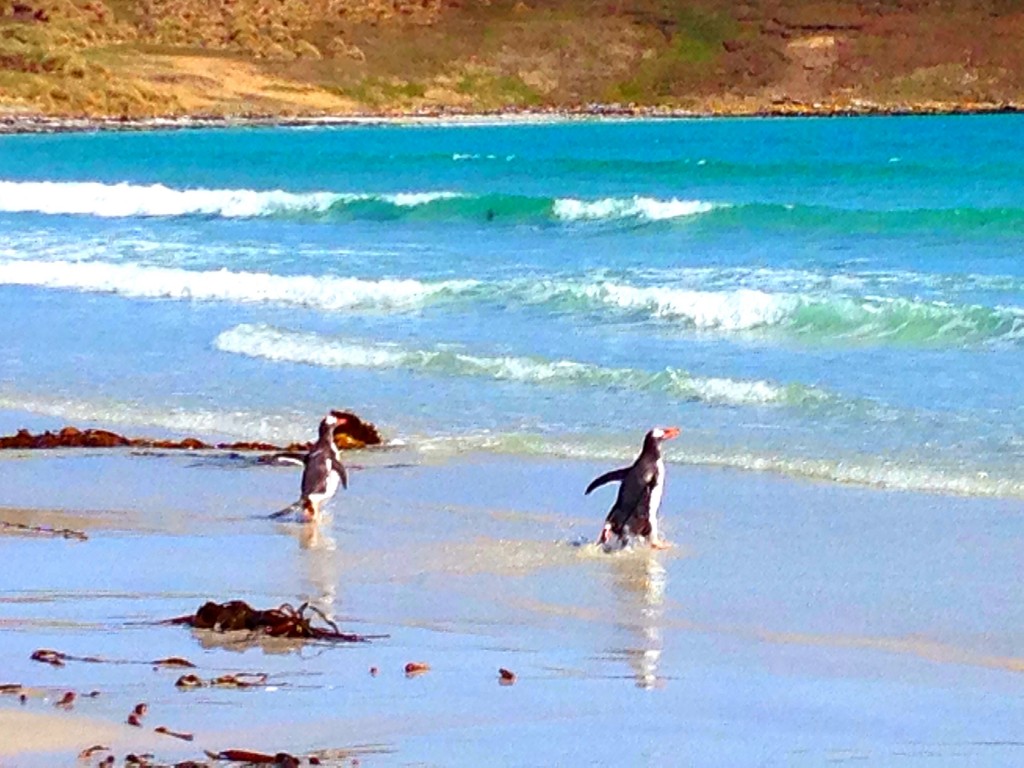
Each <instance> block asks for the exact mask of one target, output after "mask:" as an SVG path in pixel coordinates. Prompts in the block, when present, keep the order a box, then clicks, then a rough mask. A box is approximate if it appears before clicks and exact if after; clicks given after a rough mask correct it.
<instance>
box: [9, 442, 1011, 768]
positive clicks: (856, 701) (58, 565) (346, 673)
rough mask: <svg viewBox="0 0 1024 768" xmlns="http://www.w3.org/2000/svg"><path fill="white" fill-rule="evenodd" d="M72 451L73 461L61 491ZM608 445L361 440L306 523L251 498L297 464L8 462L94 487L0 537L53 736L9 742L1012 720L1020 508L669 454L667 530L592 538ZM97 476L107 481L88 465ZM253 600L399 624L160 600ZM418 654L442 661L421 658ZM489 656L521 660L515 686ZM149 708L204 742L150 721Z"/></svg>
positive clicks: (26, 711)
mask: <svg viewBox="0 0 1024 768" xmlns="http://www.w3.org/2000/svg"><path fill="white" fill-rule="evenodd" d="M58 467H59V469H60V471H61V476H62V478H63V480H64V481H65V485H64V486H62V487H60V488H53V487H50V486H49V485H47V482H46V479H47V478H49V477H51V476H52V474H53V472H54V470H55V468H58ZM600 468H601V465H599V464H597V463H590V462H575V461H568V460H543V461H531V462H517V461H513V460H509V459H507V458H495V457H491V456H481V455H478V454H470V455H462V456H459V457H457V458H456V459H454V460H453V461H451V462H448V463H446V464H444V465H429V466H411V465H404V466H372V467H369V466H368V467H367V468H366V469H365V470H364V471H361V472H360V473H359V474H358V475H357V476H356V477H355V478H354V480H355V482H353V483H352V486H351V488H350V489H348V490H347V491H346V493H345V494H344V495H342V494H339V498H338V499H337V500H336V502H335V503H334V505H333V509H332V514H331V515H330V516H329V517H328V518H326V519H325V520H324V522H323V523H322V524H321V525H319V526H316V527H313V528H308V527H303V526H295V525H285V524H274V523H269V522H268V521H267V520H266V519H264V518H263V517H261V516H260V514H259V513H260V512H261V511H265V510H266V509H269V508H271V507H272V506H274V504H275V503H276V501H277V500H278V499H279V498H281V497H283V495H284V494H286V493H288V492H290V490H291V488H292V485H293V482H294V474H293V473H291V472H290V471H288V470H287V469H273V468H259V467H247V468H237V469H235V470H232V471H229V472H225V471H224V470H223V468H221V469H220V470H219V471H211V469H213V468H212V467H210V466H205V467H204V466H203V465H197V464H195V463H194V462H192V461H191V460H186V459H182V458H168V459H166V460H162V461H154V460H151V459H146V458H144V457H132V456H115V455H104V456H93V457H85V456H82V457H72V456H64V457H58V456H55V455H52V454H47V455H42V456H38V457H36V459H35V460H33V461H30V462H23V463H19V464H18V465H17V466H13V467H8V468H7V469H9V470H10V476H9V479H10V480H11V481H13V482H11V483H10V484H9V485H8V486H7V491H6V492H5V494H4V497H5V498H3V499H0V504H13V505H15V506H18V505H20V504H21V503H22V502H23V501H24V500H23V499H18V498H15V497H16V496H18V495H19V494H17V493H15V492H14V489H35V492H34V494H33V497H34V498H36V501H37V503H38V502H40V501H42V502H43V503H44V505H45V507H47V508H49V509H50V510H51V511H47V510H41V509H36V510H29V509H27V508H24V507H20V512H19V514H20V515H21V516H23V517H24V518H26V520H29V521H33V522H52V521H53V520H52V516H53V515H54V514H56V513H54V512H53V511H52V509H53V508H56V507H66V508H70V509H72V510H76V509H77V510H82V511H79V512H74V511H72V512H69V514H72V515H75V520H76V521H77V522H80V523H81V524H82V525H83V527H87V528H88V530H89V531H90V534H91V535H90V537H89V540H88V541H65V540H59V539H47V540H41V539H37V538H27V537H9V538H7V539H5V540H4V543H5V547H6V548H7V552H8V554H9V557H10V566H11V568H10V573H11V580H10V583H9V584H8V585H6V586H5V589H4V590H3V594H2V595H0V597H2V598H3V599H2V600H0V637H3V639H4V640H5V652H4V654H3V655H2V658H3V660H4V662H5V668H6V669H7V672H6V679H7V680H10V681H11V682H17V683H21V684H23V685H24V686H25V688H26V689H28V690H29V691H30V693H32V695H30V697H29V699H28V701H27V702H26V703H25V704H19V703H18V702H17V700H16V699H15V698H14V697H9V698H7V699H4V700H0V741H5V737H8V736H9V735H10V734H14V733H17V732H18V731H19V729H21V728H22V727H23V726H26V725H28V723H29V719H31V720H32V723H31V724H32V726H33V727H38V728H39V731H38V732H37V733H36V734H35V736H36V740H35V741H34V742H33V743H24V742H22V743H19V744H18V747H17V748H15V749H11V750H9V751H10V752H13V754H14V755H15V760H16V764H18V765H21V766H24V767H25V768H32V767H33V766H36V765H49V764H53V763H54V762H61V761H64V762H70V761H72V760H73V759H74V756H75V755H76V754H78V753H79V752H80V751H81V750H83V749H87V748H89V747H90V746H91V745H94V744H102V745H104V746H107V747H110V748H112V749H114V750H116V756H117V757H118V758H120V757H122V756H123V755H124V754H125V752H126V751H127V750H129V749H143V748H144V749H146V750H148V751H152V752H154V753H155V757H154V760H156V761H163V762H164V763H167V762H173V761H176V760H179V759H180V760H185V759H192V760H199V761H202V759H203V758H202V755H203V754H204V752H203V751H204V750H211V751H213V752H217V751H220V750H224V749H228V748H245V749H253V750H259V751H261V752H268V753H271V754H273V753H274V752H277V751H280V750H284V751H287V752H289V753H290V754H294V755H298V754H303V755H305V754H313V753H316V754H320V755H321V757H322V759H323V764H325V765H335V766H340V765H349V764H350V762H351V760H350V758H351V757H352V756H354V755H358V757H359V760H360V762H361V763H364V764H366V765H368V766H371V765H372V766H380V768H387V767H388V766H398V765H408V764H411V763H417V762H418V763H424V764H446V765H453V766H459V765H479V764H480V763H481V761H484V762H487V763H488V764H493V765H510V766H511V765H521V764H522V750H524V749H525V750H528V751H530V752H531V753H532V754H534V755H536V756H539V757H540V758H541V759H543V761H544V762H550V763H555V762H558V763H562V764H571V763H573V762H579V757H580V755H581V754H585V750H586V749H588V745H590V744H593V743H594V742H595V740H599V739H601V738H602V736H603V735H605V734H607V733H608V730H609V729H610V728H616V727H620V724H621V722H622V718H623V714H622V713H623V711H624V707H625V711H627V712H629V713H631V714H629V715H628V716H627V717H626V726H627V727H628V728H629V729H630V732H631V733H633V734H635V737H634V738H630V739H622V740H617V741H615V742H614V743H613V744H612V745H611V746H610V747H609V748H608V749H609V750H610V752H608V753H602V759H601V760H598V761H597V762H598V763H600V764H607V765H614V764H622V763H623V762H625V763H628V764H631V763H633V762H635V761H636V759H637V758H638V757H641V756H643V755H645V754H647V751H646V750H647V749H648V746H647V745H649V744H654V743H657V744H662V743H664V744H665V745H666V746H667V748H670V749H676V750H679V751H680V754H682V755H683V756H684V758H685V760H684V762H687V763H688V764H692V765H697V766H704V765H708V766H711V765H717V764H721V762H722V761H723V758H727V759H726V762H730V763H735V764H753V763H756V762H758V758H760V757H761V756H762V755H763V754H765V753H769V754H772V753H781V754H785V755H789V756H791V757H793V756H797V757H799V760H795V762H794V761H788V762H786V764H793V765H820V764H822V763H823V762H825V758H826V757H827V756H828V755H831V754H833V753H834V752H835V751H836V750H841V749H844V748H850V747H851V745H856V746H857V747H858V748H859V749H862V750H866V751H868V752H869V753H870V754H873V755H875V756H876V757H877V758H878V759H879V760H881V759H883V758H885V757H887V756H889V755H891V754H893V752H894V751H898V750H900V749H901V748H902V745H903V744H904V743H905V742H906V741H908V740H909V741H912V742H916V743H919V744H924V745H926V746H927V748H929V749H935V750H939V752H940V753H941V754H943V755H946V754H947V753H948V755H949V756H950V757H951V758H952V759H957V758H959V759H962V757H963V755H962V754H961V753H962V752H963V750H964V749H965V747H964V746H963V743H962V742H963V741H964V740H965V739H966V740H967V741H970V742H972V743H973V742H986V743H987V742H990V741H998V742H1003V741H1007V739H1008V735H1009V734H1011V733H1012V727H1013V723H1014V722H1016V720H1017V719H1018V718H1019V715H1020V711H1021V706H1022V705H1021V702H1020V697H1019V682H1018V680H1019V673H1020V669H1021V668H1022V660H1021V654H1020V652H1019V649H1018V647H1017V645H1016V644H1015V642H1014V640H1015V637H1016V633H1015V630H1014V627H1015V626H1016V625H1017V624H1016V619H1017V618H1018V615H1019V610H1017V609H1016V604H1014V603H1007V609H1006V611H1005V613H1000V614H993V613H992V612H991V610H990V608H988V606H991V605H992V604H993V601H994V600H999V599H1000V598H1002V597H1003V596H1004V595H1005V596H1006V599H1007V600H1009V599H1010V597H1009V596H1010V595H1011V593H1012V589H1010V588H1009V587H1006V585H1008V584H1009V585H1011V586H1012V583H1013V581H1012V574H1013V572H1014V569H1015V568H1016V562H1017V559H1016V541H1017V540H1018V538H1017V537H1018V536H1019V534H1020V533H1021V523H1020V517H1019V516H1018V515H1015V514H1008V513H1012V512H1014V511H1016V510H1018V509H1019V508H1020V505H1019V504H1015V505H1014V504H1005V503H997V502H992V501H986V500H981V501H965V500H959V501H957V500H944V501H942V502H940V504H941V511H942V514H936V511H937V510H936V507H935V504H934V503H933V501H932V500H930V499H928V498H923V497H921V496H920V495H916V494H893V493H890V492H884V491H882V492H873V491H866V490H863V489H860V490H858V489H850V488H824V487H820V486H815V485H813V484H807V483H800V482H796V481H792V480H786V479H779V478H770V477H756V476H743V475H742V474H740V473H731V474H729V475H725V476H723V475H721V474H720V473H717V472H710V471H707V470H700V469H696V470H676V471H673V473H672V478H671V481H670V482H671V483H672V484H671V486H670V491H669V493H670V495H669V496H667V498H666V501H667V504H668V505H669V507H668V510H667V512H666V515H667V517H666V522H667V523H668V533H669V535H670V538H671V540H672V541H673V542H674V544H675V546H674V548H673V549H671V550H669V551H667V552H663V553H650V552H646V551H633V552H625V553H619V554H617V555H607V556H605V555H601V554H599V553H597V552H595V551H593V550H591V549H590V548H588V547H586V546H582V545H580V544H573V542H578V541H582V540H583V539H586V540H587V541H590V540H591V537H592V535H593V534H594V533H595V532H596V530H597V529H598V528H599V526H600V519H601V517H602V515H603V512H604V504H603V502H604V501H606V499H596V498H589V497H588V498H585V497H584V496H583V495H582V493H567V492H566V490H565V489H574V490H576V491H578V490H579V489H581V488H582V487H583V486H584V485H585V483H586V480H587V479H589V478H590V477H591V476H592V475H593V473H595V472H597V471H599V470H600ZM97 475H101V476H107V477H110V476H117V477H119V478H120V480H119V482H118V483H117V484H116V485H115V484H108V485H103V486H96V485H90V478H94V477H96V476H97ZM480 478H485V480H484V481H483V482H474V481H476V480H479V479H480ZM183 487H188V488H189V489H190V490H189V493H188V494H186V495H183V496H173V497H168V496H166V495H165V494H163V493H160V492H157V489H160V488H164V489H168V488H175V489H176V488H183ZM44 489H45V490H44ZM40 492H42V494H41V495H40ZM87 509H94V510H106V512H88V511H85V510H87ZM965 525H970V527H971V529H972V530H973V531H974V532H975V535H974V536H973V537H971V538H970V539H968V540H967V541H965V540H964V539H963V537H962V536H961V535H960V532H961V531H962V530H963V527H964V526H965ZM186 552H187V553H188V557H187V559H184V558H183V557H182V555H183V553H186ZM753 553H758V554H759V555H760V556H758V557H751V554H753ZM937 561H938V562H942V563H943V564H944V565H943V567H942V568H935V563H936V562H937ZM254 562H258V563H260V564H261V565H260V567H258V568H253V567H251V565H252V563H254ZM982 562H985V563H986V567H979V566H980V564H981V563H982ZM97 563H102V564H105V568H104V570H103V571H102V576H100V575H99V573H98V572H97V571H96V570H95V566H96V564H97ZM896 563H898V564H899V566H898V568H897V567H896V566H895V565H893V564H896ZM186 564H187V567H185V566H186ZM890 569H892V570H890ZM879 573H882V574H887V575H888V578H881V579H880V578H878V574H879ZM236 597H241V598H244V599H246V600H247V601H249V602H251V604H253V605H258V606H261V607H264V606H269V605H276V604H278V603H280V602H283V601H288V602H291V603H292V604H296V603H297V602H301V601H307V600H308V601H313V602H314V603H316V604H317V605H318V606H319V607H321V608H322V609H324V610H325V611H327V612H329V613H330V614H331V615H333V617H334V618H335V619H337V621H338V622H339V625H340V626H341V627H342V628H343V629H344V630H346V631H349V630H351V631H357V632H360V633H366V634H386V635H388V637H387V639H380V640H375V641H373V642H370V643H365V644H357V645H348V646H335V647H321V646H316V647H312V646H307V647H305V649H304V648H303V647H298V646H280V647H277V646H272V645H261V644H259V643H256V642H253V641H249V640H247V641H244V642H243V641H236V640H235V639H232V638H221V637H218V636H216V635H211V634H210V633H208V632H204V631H196V630H188V629H185V628H182V627H173V626H169V625H166V624H161V623H158V622H159V621H160V620H162V619H166V618H167V617H171V616H176V615H181V614H184V613H188V612H192V611H194V610H195V609H196V607H197V606H198V605H200V604H201V603H202V602H203V601H205V600H207V599H214V600H217V601H224V600H228V599H232V598H236ZM908 599H909V600H911V601H912V603H913V605H914V610H913V611H910V612H908V611H907V610H906V601H907V600H908ZM979 626H980V627H981V628H984V630H985V632H984V633H978V632H976V628H978V627H979ZM38 648H55V649H57V650H58V651H61V652H67V653H69V654H70V655H71V656H72V657H75V656H78V657H81V656H97V657H99V659H100V660H99V661H94V662H92V663H88V662H86V661H84V660H83V659H81V658H70V659H69V660H68V663H67V664H66V665H65V666H62V667H55V666H51V665H48V664H40V663H38V662H37V661H33V660H31V659H30V654H31V653H32V651H33V650H34V649H38ZM157 657H159V658H167V657H180V658H184V659H187V660H189V661H190V662H192V663H194V664H195V665H196V669H195V670H194V672H195V674H196V675H198V676H199V677H201V678H203V679H204V680H205V679H211V678H213V677H214V676H216V675H221V674H224V673H232V674H237V673H247V674H266V675H267V676H268V680H269V684H268V685H267V686H265V687H254V688H252V689H250V690H240V689H234V688H230V687H213V686H205V687H202V688H198V689H192V690H182V689H180V688H179V687H178V686H176V684H175V679H176V678H177V677H179V675H180V674H181V670H174V669H156V668H154V669H150V664H149V663H146V661H145V660H147V659H153V658H157ZM414 661H415V662H423V663H426V664H429V666H430V670H429V671H427V672H426V673H425V674H422V675H418V676H415V675H414V676H407V675H406V674H405V673H403V668H404V666H405V665H406V664H408V663H409V662H414ZM499 668H507V669H511V670H513V671H514V673H515V674H516V675H517V681H516V683H515V684H514V685H511V686H502V685H501V684H500V682H499V679H498V669H499ZM371 669H373V670H378V671H379V674H375V673H374V672H371V671H370V670H371ZM5 681H6V680H5ZM93 690H95V691H98V692H99V695H97V696H95V697H92V696H86V695H84V693H83V694H82V695H81V696H80V698H79V699H78V700H76V702H75V706H74V708H73V709H71V710H65V709H63V708H61V707H58V706H55V703H56V701H57V699H58V698H59V697H60V695H61V694H62V692H64V691H78V692H86V691H93ZM908 700H909V701H913V702H914V703H915V706H912V707H908V706H907V705H906V702H907V701H908ZM137 702H146V703H148V707H149V714H148V716H147V718H146V720H145V721H144V723H143V726H144V727H143V728H141V729H140V728H131V727H128V726H126V725H125V724H124V716H125V714H126V713H127V712H129V711H131V708H132V707H133V706H134V705H136V703H137ZM709 712H710V713H711V715H710V716H709V715H708V713H709ZM922 712H934V713H935V714H934V715H930V716H923V715H921V714H920V713H922ZM723 723H724V724H728V726H729V727H728V728H727V730H725V731H723V730H722V725H723ZM79 725H81V726H82V730H77V731H76V732H75V733H74V734H69V733H66V730H67V729H68V728H69V727H71V726H75V727H77V726H79ZM158 725H160V726H167V727H168V728H169V729H170V730H173V731H179V732H181V731H183V732H187V733H190V734H194V737H195V738H194V740H193V741H189V742H182V741H178V740H175V739H171V738H167V737H165V736H160V735H159V734H156V735H154V727H155V726H158ZM950 730H956V731H959V732H960V734H961V735H960V737H959V738H958V739H951V738H950V733H949V731H950ZM678 733H683V734H685V736H677V735H674V734H678ZM61 734H63V736H61ZM513 735H514V736H515V738H510V737H511V736H513ZM58 736H60V739H59V740H58ZM136 739H137V740H138V741H139V742H143V743H137V742H136V741H135V740H136ZM453 739H455V740H457V743H458V744H459V749H458V750H456V751H455V752H453V751H452V750H451V743H452V740H453ZM128 740H131V741H130V742H129V741H128ZM950 743H954V744H956V745H957V746H956V747H950V746H949V745H950ZM1007 750H1008V754H1009V756H1011V757H1012V756H1014V755H1016V754H1017V752H1019V745H1018V746H1013V747H1007ZM3 753H4V750H2V749H0V754H3ZM954 753H955V754H954ZM968 753H969V758H975V759H981V758H982V757H984V756H989V757H990V756H991V750H988V749H987V748H982V747H981V746H978V745H977V744H975V745H974V746H971V747H970V748H969V749H968ZM794 759H795V758H794ZM206 764H214V763H212V762H210V763H206ZM771 764H775V763H771ZM939 764H947V763H942V761H941V760H940V761H939ZM948 764H955V763H948ZM1006 764H1010V763H1009V762H1007V763H1006Z"/></svg>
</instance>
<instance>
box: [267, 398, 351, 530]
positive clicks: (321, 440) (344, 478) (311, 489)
mask: <svg viewBox="0 0 1024 768" xmlns="http://www.w3.org/2000/svg"><path fill="white" fill-rule="evenodd" d="M345 421H346V418H345V417H344V416H340V415H338V414H336V413H335V412H333V411H332V412H331V413H329V414H327V416H325V417H324V419H323V421H321V422H320V435H319V437H318V438H317V440H316V442H315V443H313V445H312V446H311V447H310V449H309V452H308V453H307V454H305V455H302V454H292V453H282V454H278V455H277V456H276V457H275V459H276V460H278V461H286V462H292V463H295V464H301V465H302V466H303V470H302V484H301V496H300V497H299V501H298V504H293V505H292V506H290V507H286V508H285V509H282V510H281V511H280V512H275V513H274V514H273V515H271V517H283V516H284V515H286V514H288V513H289V512H292V511H293V510H294V509H295V507H296V506H298V507H299V508H300V511H301V514H302V518H303V520H306V521H316V520H319V519H320V508H321V507H322V506H323V504H324V503H325V502H327V501H328V500H330V498H331V497H332V496H334V494H335V493H336V492H337V490H338V485H339V484H340V485H341V486H342V487H343V488H348V473H347V472H345V466H344V465H343V464H342V463H341V454H340V453H339V452H338V447H337V446H336V445H335V444H334V430H335V429H337V428H338V427H339V426H340V425H341V424H344V423H345Z"/></svg>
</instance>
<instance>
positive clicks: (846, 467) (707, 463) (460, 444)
mask: <svg viewBox="0 0 1024 768" xmlns="http://www.w3.org/2000/svg"><path fill="white" fill-rule="evenodd" d="M685 433H686V430H685V429H684V436H683V437H682V438H680V440H677V441H674V442H673V446H672V450H671V451H669V452H666V456H665V460H666V462H668V463H669V464H675V465H682V466H697V467H713V468H725V469H735V470H738V471H743V472H766V473H770V474H777V475H782V476H786V477H795V478H803V479H809V480H818V481H826V482H832V483H839V484H843V485H854V486H862V487H869V488H879V489H885V490H896V491H913V492H919V493H935V494H943V495H951V496H972V497H987V498H1024V480H1021V479H1019V478H1014V477H1008V476H997V475H992V474H989V473H987V472H980V471H979V472H970V471H963V470H960V469H952V468H943V467H938V466H927V465H924V464H917V463H912V464H899V463H894V462H893V461H892V460H891V458H882V457H879V458H877V459H872V458H871V457H860V458H858V459H829V458H808V457H796V456H794V457H787V456H777V455H761V454H756V453H751V452H747V451H729V450H706V449H702V448H700V447H697V446H687V445H686V444H685V440H686V438H685ZM410 444H411V445H414V446H415V447H416V448H417V449H418V450H419V451H421V452H423V453H429V454H440V455H449V454H455V453H465V452H467V451H484V452H487V453H494V454H499V455H512V456H520V455H525V456H543V457H554V458H565V459H573V460H580V461H610V462H621V461H628V459H630V458H632V457H633V456H635V455H636V446H635V444H633V443H627V442H624V441H618V440H607V441H603V440H595V439H594V438H593V437H592V436H589V435H583V436H578V437H570V436H565V437H563V438H554V439H553V438H550V437H547V436H543V435H537V434H524V433H490V432H478V433H471V434H461V435H441V436H431V437H422V438H419V439H410Z"/></svg>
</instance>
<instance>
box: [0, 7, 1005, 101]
mask: <svg viewBox="0 0 1024 768" xmlns="http://www.w3.org/2000/svg"><path fill="white" fill-rule="evenodd" d="M1022 40H1024V2H1021V0H909V1H903V2H897V1H896V0H823V1H820V2H819V1H816V0H747V2H742V1H741V2H731V1H728V0H700V1H699V2H671V1H669V0H0V110H2V111H3V112H4V113H6V114H8V115H17V114H29V113H36V114H49V115H64V116H70V115H76V116H77V115H84V116H115V117H116V116H127V117H147V116H156V115H253V114H261V115H314V114H348V113H353V112H374V113H407V112H431V111H436V110H465V111H483V110H494V109H504V108H513V109H516V108H518V109H524V108H553V109H580V108H584V109H585V108H589V107H590V106H591V105H595V104H602V105H608V104H619V105H640V106H643V107H670V108H676V109H689V110H698V111H702V112H730V113H736V112H740V113H746V112H758V111H765V110H768V111H787V110H792V111H802V110H818V111H825V110H833V109H843V110H845V109H854V110H873V109H904V108H913V109H932V108H943V109H948V108H962V107H966V108H973V107H977V106H979V105H981V106H999V105H1009V104H1022V103H1024V44H1022V43H1021V41H1022Z"/></svg>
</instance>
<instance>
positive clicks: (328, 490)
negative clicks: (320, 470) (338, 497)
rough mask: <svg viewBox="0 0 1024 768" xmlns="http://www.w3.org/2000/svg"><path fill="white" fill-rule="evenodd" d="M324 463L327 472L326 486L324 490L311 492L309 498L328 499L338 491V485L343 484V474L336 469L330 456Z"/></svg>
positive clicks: (313, 499) (317, 500)
mask: <svg viewBox="0 0 1024 768" xmlns="http://www.w3.org/2000/svg"><path fill="white" fill-rule="evenodd" d="M324 464H325V466H324V472H325V473H326V477H325V479H324V487H323V490H322V491H319V492H317V493H311V494H309V498H310V500H312V501H316V502H320V501H327V499H329V498H331V497H332V496H333V495H334V494H335V493H337V491H338V486H339V485H340V484H341V475H339V474H338V473H337V472H335V471H334V465H333V464H332V463H331V460H330V458H328V459H327V460H326V461H325V462H324Z"/></svg>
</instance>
